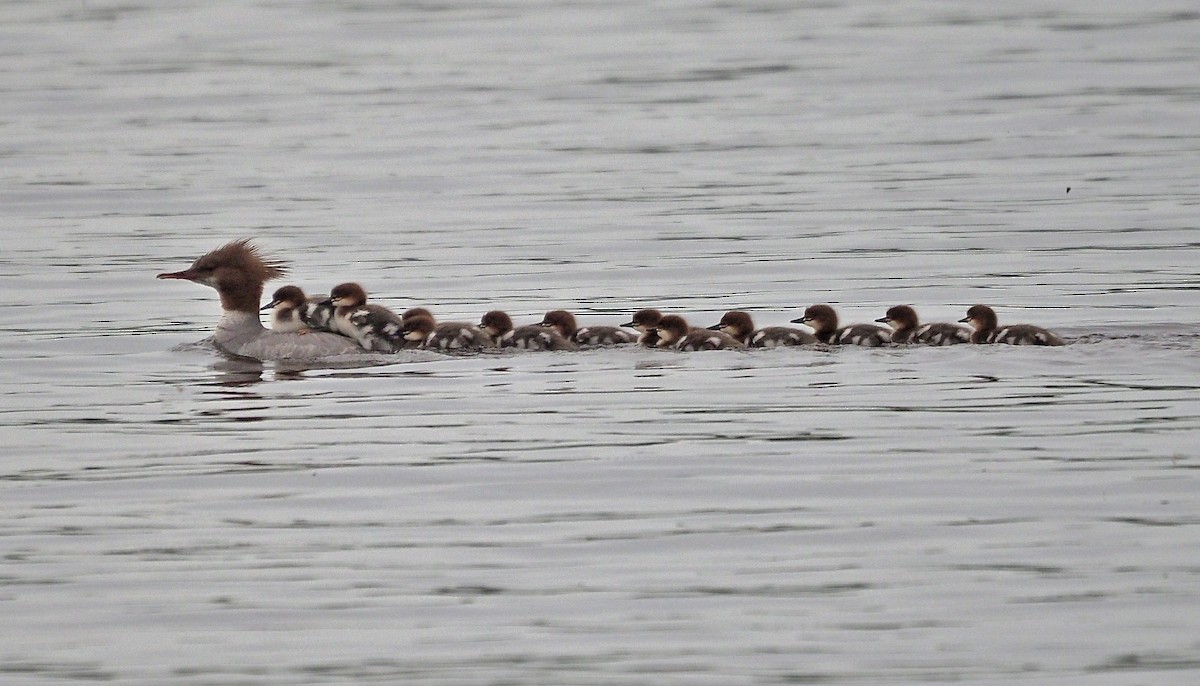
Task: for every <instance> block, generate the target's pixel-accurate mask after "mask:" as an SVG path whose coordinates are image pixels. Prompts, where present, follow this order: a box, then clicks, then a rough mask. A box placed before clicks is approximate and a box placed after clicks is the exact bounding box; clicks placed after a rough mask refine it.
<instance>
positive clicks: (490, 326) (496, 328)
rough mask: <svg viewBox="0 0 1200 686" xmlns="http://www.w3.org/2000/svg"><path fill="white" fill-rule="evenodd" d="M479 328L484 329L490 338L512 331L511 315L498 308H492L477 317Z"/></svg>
mask: <svg viewBox="0 0 1200 686" xmlns="http://www.w3.org/2000/svg"><path fill="white" fill-rule="evenodd" d="M479 328H481V329H483V330H484V331H486V332H487V333H488V335H489V336H491V337H492V338H499V337H500V336H503V335H504V334H506V333H508V332H509V331H512V328H513V322H512V317H509V316H508V314H507V313H505V312H502V311H500V310H492V311H491V312H488V313H486V314H484V315H483V317H481V318H480V319H479Z"/></svg>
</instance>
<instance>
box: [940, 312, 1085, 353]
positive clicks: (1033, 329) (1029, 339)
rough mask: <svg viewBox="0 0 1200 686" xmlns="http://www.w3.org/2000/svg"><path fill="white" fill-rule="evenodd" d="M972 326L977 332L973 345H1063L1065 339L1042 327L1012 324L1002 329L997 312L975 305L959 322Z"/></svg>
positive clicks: (973, 337) (972, 335)
mask: <svg viewBox="0 0 1200 686" xmlns="http://www.w3.org/2000/svg"><path fill="white" fill-rule="evenodd" d="M959 321H960V322H964V323H967V324H970V325H971V327H972V328H974V329H975V332H974V333H972V334H971V342H972V343H1007V344H1008V345H1063V339H1061V338H1059V337H1058V336H1056V335H1054V334H1053V333H1051V332H1049V331H1047V330H1046V329H1043V328H1042V327H1040V326H1034V325H1032V324H1012V325H1009V326H1005V327H1001V326H999V325H998V324H997V321H996V312H995V311H994V310H993V309H992V308H990V307H988V306H987V305H975V306H973V307H972V308H971V309H969V310H967V316H965V317H963V318H962V319H960V320H959Z"/></svg>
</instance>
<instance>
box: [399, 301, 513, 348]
mask: <svg viewBox="0 0 1200 686" xmlns="http://www.w3.org/2000/svg"><path fill="white" fill-rule="evenodd" d="M414 309H421V308H414ZM426 312H428V310H426ZM404 314H405V315H406V316H405V317H404V326H403V327H401V328H400V334H401V335H402V336H404V338H405V340H407V341H409V342H410V343H411V342H415V343H417V344H419V345H421V346H423V347H425V348H430V349H433V350H441V351H443V352H464V351H467V350H479V349H481V348H492V347H495V345H496V342H495V341H494V340H493V339H492V337H491V336H489V335H488V334H487V333H485V332H484V331H483V329H480V328H479V327H478V326H475V325H474V324H468V323H466V322H441V323H438V322H436V321H435V320H434V318H433V316H432V315H429V314H415V315H412V316H407V315H409V312H405V313H404Z"/></svg>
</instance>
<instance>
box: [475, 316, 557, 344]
mask: <svg viewBox="0 0 1200 686" xmlns="http://www.w3.org/2000/svg"><path fill="white" fill-rule="evenodd" d="M479 328H481V329H483V330H484V331H485V332H487V334H488V335H489V336H491V337H492V339H493V340H494V341H496V344H497V345H499V346H500V347H502V348H521V349H523V350H575V344H574V343H572V342H571V341H568V340H567V339H565V338H563V337H562V335H560V334H559V333H558V332H557V331H554V330H553V329H548V328H546V327H544V326H538V325H532V326H518V327H516V328H514V327H513V321H512V317H509V316H508V314H507V313H505V312H502V311H500V310H492V311H491V312H488V313H486V314H484V315H483V317H482V318H481V319H480V320H479Z"/></svg>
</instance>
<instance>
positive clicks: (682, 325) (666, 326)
mask: <svg viewBox="0 0 1200 686" xmlns="http://www.w3.org/2000/svg"><path fill="white" fill-rule="evenodd" d="M688 328H689V327H688V323H687V320H685V319H684V318H683V317H680V316H679V315H676V314H668V315H667V316H665V317H663V318H662V319H660V320H659V321H658V325H657V326H655V327H654V333H656V334H657V335H658V343H657V345H658V347H660V348H666V347H668V346H672V345H675V344H676V343H678V342H679V339H681V338H683V337H684V336H686V335H687V332H688Z"/></svg>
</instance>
